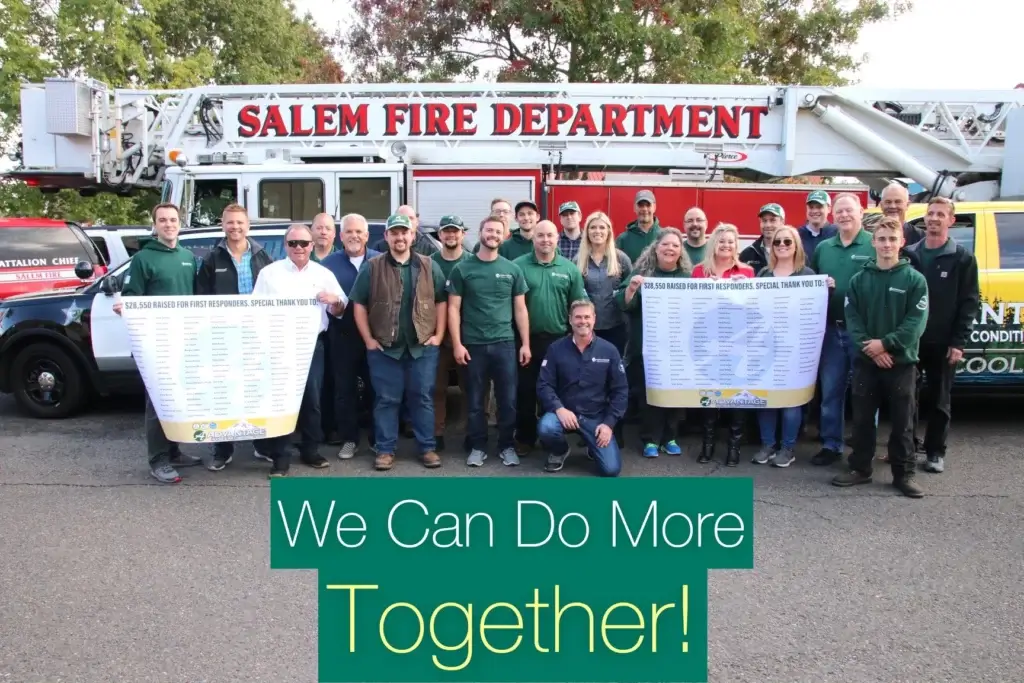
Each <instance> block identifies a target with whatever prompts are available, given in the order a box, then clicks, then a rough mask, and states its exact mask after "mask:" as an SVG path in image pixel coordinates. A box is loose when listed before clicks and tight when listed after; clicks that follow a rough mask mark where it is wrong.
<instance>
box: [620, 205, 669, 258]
mask: <svg viewBox="0 0 1024 683" xmlns="http://www.w3.org/2000/svg"><path fill="white" fill-rule="evenodd" d="M660 234H661V223H659V222H658V217H657V216H655V217H654V224H653V225H651V229H650V230H648V231H647V232H644V231H643V230H641V229H640V225H639V224H638V223H637V222H636V221H633V222H632V223H630V224H629V225H627V226H626V230H625V232H623V233H622V234H621V235H619V236H618V237H617V238H616V239H615V246H616V247H617V248H618V249H619V251H622V252H625V254H626V256H628V257H629V260H630V261H632V262H633V263H636V260H637V259H638V258H640V254H642V253H644V249H646V248H647V247H648V246H650V245H651V243H653V242H654V240H656V239H658V235H660Z"/></svg>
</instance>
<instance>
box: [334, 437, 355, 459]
mask: <svg viewBox="0 0 1024 683" xmlns="http://www.w3.org/2000/svg"><path fill="white" fill-rule="evenodd" d="M355 455H356V445H355V444H354V443H353V442H351V441H346V442H345V443H344V444H343V445H342V447H341V450H339V451H338V459H339V460H351V459H352V458H354V457H355Z"/></svg>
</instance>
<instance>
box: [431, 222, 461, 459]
mask: <svg viewBox="0 0 1024 683" xmlns="http://www.w3.org/2000/svg"><path fill="white" fill-rule="evenodd" d="M437 236H438V238H439V239H440V240H441V251H438V252H435V253H434V255H433V256H431V257H430V258H432V259H434V261H435V262H436V263H437V265H438V266H440V267H441V273H442V274H443V275H444V279H445V282H447V281H448V278H450V277H451V275H452V271H453V270H454V269H455V266H457V265H459V264H460V263H462V262H463V261H465V260H466V259H467V258H468V257H469V256H470V253H469V252H467V251H466V250H465V249H463V247H462V242H463V240H464V239H465V237H466V224H465V223H463V221H462V219H461V218H459V217H458V216H442V217H441V222H440V223H439V224H438V229H437ZM446 324H447V323H446ZM452 370H455V374H456V376H457V377H458V384H459V391H461V392H462V396H463V403H465V396H466V372H465V369H464V368H463V367H462V366H461V365H459V364H458V363H456V362H455V355H454V353H453V350H452V340H451V337H450V336H446V337H445V338H444V341H443V342H442V343H441V348H440V349H439V351H438V358H437V380H436V382H435V384H434V442H435V445H436V447H437V450H438V452H441V451H444V447H445V443H444V429H445V423H446V421H447V418H448V376H449V374H450V373H451V371H452ZM463 409H464V408H463Z"/></svg>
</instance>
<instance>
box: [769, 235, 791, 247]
mask: <svg viewBox="0 0 1024 683" xmlns="http://www.w3.org/2000/svg"><path fill="white" fill-rule="evenodd" d="M772 246H773V247H781V246H787V247H791V246H793V240H791V239H790V238H788V237H787V238H785V239H781V240H775V241H773V242H772Z"/></svg>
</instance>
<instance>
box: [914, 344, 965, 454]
mask: <svg viewBox="0 0 1024 683" xmlns="http://www.w3.org/2000/svg"><path fill="white" fill-rule="evenodd" d="M948 352H949V347H948V346H936V345H932V344H927V345H925V344H922V345H921V350H920V362H919V363H918V368H919V370H920V371H921V378H922V386H923V388H924V389H925V390H926V391H923V392H922V394H927V398H929V399H930V400H928V401H920V402H918V404H917V410H916V411H915V418H916V419H915V420H914V423H915V427H916V424H917V421H918V420H920V419H924V420H925V421H926V422H927V423H928V426H927V427H926V428H925V433H924V450H925V453H927V454H928V455H930V456H938V457H940V458H941V457H945V456H946V439H947V438H948V437H949V422H950V416H951V414H952V412H951V406H950V398H949V395H950V393H951V392H952V390H953V379H954V377H955V375H956V366H954V365H950V363H949V360H948V359H947V358H946V354H947V353H948ZM925 406H927V408H925ZM915 432H916V430H915Z"/></svg>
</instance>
